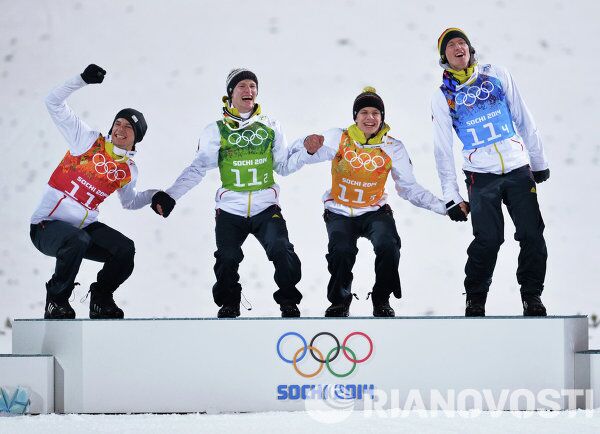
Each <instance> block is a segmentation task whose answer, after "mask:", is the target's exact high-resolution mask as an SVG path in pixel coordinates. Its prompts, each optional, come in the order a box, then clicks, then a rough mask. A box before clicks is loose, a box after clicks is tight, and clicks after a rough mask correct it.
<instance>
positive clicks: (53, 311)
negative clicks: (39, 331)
mask: <svg viewBox="0 0 600 434" xmlns="http://www.w3.org/2000/svg"><path fill="white" fill-rule="evenodd" d="M49 283H50V282H47V283H46V307H45V308H44V319H74V318H75V311H74V310H73V308H72V307H71V304H70V303H69V297H70V296H71V293H72V292H73V288H71V289H69V290H68V291H64V292H61V293H60V294H59V295H50V292H49V291H48V287H49V286H50V285H49ZM75 285H79V283H74V284H73V287H75Z"/></svg>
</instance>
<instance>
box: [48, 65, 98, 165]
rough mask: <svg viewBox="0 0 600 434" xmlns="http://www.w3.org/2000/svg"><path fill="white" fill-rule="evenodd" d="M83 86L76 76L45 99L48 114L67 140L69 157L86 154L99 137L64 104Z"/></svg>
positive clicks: (56, 88)
mask: <svg viewBox="0 0 600 434" xmlns="http://www.w3.org/2000/svg"><path fill="white" fill-rule="evenodd" d="M85 85H86V83H85V81H83V79H82V78H81V76H80V75H77V76H75V77H73V78H71V79H69V80H67V81H66V82H65V83H64V84H62V85H60V86H58V87H55V88H54V89H52V91H50V93H49V94H48V96H47V97H46V108H47V109H48V113H50V117H51V118H52V120H53V121H54V124H55V125H56V127H57V128H58V130H59V131H60V132H61V134H62V135H63V137H64V138H65V139H66V140H67V143H68V145H69V151H70V152H71V155H81V154H83V153H84V152H86V151H87V150H88V149H89V148H90V147H91V146H92V144H94V142H95V141H96V139H97V138H98V136H99V135H100V132H98V131H92V129H91V128H90V127H89V126H88V125H87V124H86V123H85V122H83V121H82V120H81V119H80V118H79V117H78V116H77V115H76V114H75V113H74V112H73V110H72V109H71V107H69V106H68V104H67V103H66V99H67V98H68V97H69V95H71V94H72V93H73V92H75V91H76V90H78V89H81V88H82V87H84V86H85Z"/></svg>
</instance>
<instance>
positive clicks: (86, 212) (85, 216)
mask: <svg viewBox="0 0 600 434" xmlns="http://www.w3.org/2000/svg"><path fill="white" fill-rule="evenodd" d="M87 218H88V210H87V208H86V210H85V215H84V216H83V220H81V223H79V229H81V227H82V226H83V224H84V223H85V220H86V219H87Z"/></svg>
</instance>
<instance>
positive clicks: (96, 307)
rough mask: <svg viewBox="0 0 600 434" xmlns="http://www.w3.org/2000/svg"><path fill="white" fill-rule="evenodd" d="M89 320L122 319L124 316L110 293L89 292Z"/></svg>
mask: <svg viewBox="0 0 600 434" xmlns="http://www.w3.org/2000/svg"><path fill="white" fill-rule="evenodd" d="M90 292H91V297H90V319H122V318H123V317H124V316H125V314H124V313H123V311H122V310H121V308H120V307H119V306H117V305H116V303H115V300H114V299H113V295H112V293H110V292H109V293H104V292H100V291H97V290H96V291H94V290H91V291H90Z"/></svg>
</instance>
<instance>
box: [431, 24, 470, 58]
mask: <svg viewBox="0 0 600 434" xmlns="http://www.w3.org/2000/svg"><path fill="white" fill-rule="evenodd" d="M454 38H462V39H464V40H465V42H466V43H467V45H468V46H469V52H470V53H471V55H473V54H475V49H474V48H473V46H472V45H471V41H469V38H468V37H467V34H466V33H465V32H464V31H462V30H461V29H459V28H458V27H450V28H449V29H446V30H444V31H443V32H442V34H441V35H440V37H439V38H438V51H439V53H440V57H441V59H442V62H443V63H446V62H447V61H448V60H447V59H446V47H447V46H448V42H449V41H450V40H451V39H454Z"/></svg>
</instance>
